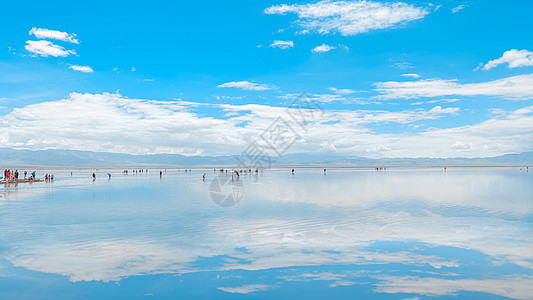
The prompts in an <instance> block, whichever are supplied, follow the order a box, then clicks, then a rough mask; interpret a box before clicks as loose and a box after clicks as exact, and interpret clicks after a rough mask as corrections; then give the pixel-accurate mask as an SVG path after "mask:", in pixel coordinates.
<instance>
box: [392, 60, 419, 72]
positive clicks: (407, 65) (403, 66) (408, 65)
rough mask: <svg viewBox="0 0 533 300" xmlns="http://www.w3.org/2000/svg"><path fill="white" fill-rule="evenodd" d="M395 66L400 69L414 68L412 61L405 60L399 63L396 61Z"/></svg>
mask: <svg viewBox="0 0 533 300" xmlns="http://www.w3.org/2000/svg"><path fill="white" fill-rule="evenodd" d="M394 67H395V68H396V69H400V70H405V69H413V68H414V67H413V65H412V64H411V63H408V62H406V61H404V62H399V63H395V64H394Z"/></svg>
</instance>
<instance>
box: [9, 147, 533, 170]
mask: <svg viewBox="0 0 533 300" xmlns="http://www.w3.org/2000/svg"><path fill="white" fill-rule="evenodd" d="M239 157H240V156H239V155H230V156H184V155H179V154H154V155H131V154H120V153H108V152H90V151H75V150H38V151H32V150H14V149H8V148H0V169H3V168H20V167H30V166H32V167H133V166H137V167H163V166H164V167H169V168H170V167H183V168H186V167H200V166H205V167H219V166H220V167H237V166H238V164H239V162H238V160H237V159H238V158H239ZM272 160H273V162H272V166H273V167H283V166H316V167H319V166H337V167H352V166H354V167H356V166H368V167H378V166H526V165H529V166H531V165H533V152H524V153H521V154H507V155H502V156H497V157H485V158H446V159H445V158H429V157H420V158H381V159H371V158H364V157H347V156H342V155H339V154H308V153H301V154H287V155H284V156H282V157H272Z"/></svg>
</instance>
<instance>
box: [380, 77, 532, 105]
mask: <svg viewBox="0 0 533 300" xmlns="http://www.w3.org/2000/svg"><path fill="white" fill-rule="evenodd" d="M375 85H376V87H377V88H376V91H378V92H380V93H381V95H380V96H379V98H383V99H409V98H420V97H439V96H452V95H456V96H476V95H486V96H501V97H504V98H510V99H531V98H533V74H528V75H517V76H511V77H507V78H502V79H497V80H493V81H488V82H481V83H466V84H462V83H459V82H458V80H443V79H427V80H418V81H406V82H398V81H388V82H379V83H376V84H375Z"/></svg>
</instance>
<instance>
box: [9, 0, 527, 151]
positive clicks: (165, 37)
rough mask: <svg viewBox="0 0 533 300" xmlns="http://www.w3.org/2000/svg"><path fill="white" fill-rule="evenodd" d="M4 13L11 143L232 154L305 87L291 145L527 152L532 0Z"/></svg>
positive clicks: (37, 5) (175, 5) (33, 6)
mask: <svg viewBox="0 0 533 300" xmlns="http://www.w3.org/2000/svg"><path fill="white" fill-rule="evenodd" d="M4 6H5V7H4V9H3V13H2V16H1V17H0V25H1V26H2V28H3V30H2V34H1V35H0V119H1V120H0V121H1V122H0V126H1V127H2V132H3V133H1V134H0V143H1V144H2V146H4V147H9V148H21V149H22V148H23V149H34V150H38V149H74V150H96V151H110V152H121V153H133V154H150V153H181V154H185V155H222V154H238V153H240V152H241V151H242V150H243V149H244V148H245V147H246V145H247V144H248V143H249V142H250V141H252V140H254V138H255V137H257V136H259V135H260V134H261V132H262V131H263V130H264V129H265V128H267V127H268V125H269V124H270V123H271V122H272V121H273V120H274V119H275V118H276V117H277V116H279V114H280V113H282V112H283V109H282V108H284V107H286V106H287V105H288V104H289V103H291V101H292V99H294V97H296V96H298V95H300V94H301V93H302V92H306V93H307V94H308V95H309V96H310V98H312V99H313V100H314V101H316V102H317V103H319V104H320V106H321V107H322V108H323V109H324V110H325V115H324V118H323V119H320V120H317V121H316V123H314V124H313V125H312V126H311V127H310V128H309V130H308V132H307V133H306V135H305V136H303V139H301V140H299V141H298V143H296V144H295V145H294V146H293V147H292V148H291V149H290V151H291V152H316V153H324V154H327V153H331V152H334V153H341V154H345V155H355V156H367V157H403V156H409V157H418V156H431V157H478V156H495V155H502V154H506V153H520V152H525V151H532V150H533V142H532V141H533V139H532V137H533V130H532V129H531V128H532V125H533V116H532V111H533V103H532V101H531V100H532V98H533V68H532V67H533V53H532V52H531V51H533V45H532V44H533V41H532V40H531V39H530V38H528V36H529V34H530V31H531V28H532V26H531V22H530V21H529V16H530V15H531V12H532V11H533V3H529V2H528V1H512V2H509V3H505V4H502V2H501V1H435V2H420V1H404V2H382V1H368V2H361V1H321V2H317V1H312V2H303V1H302V2H299V1H298V2H294V1H293V2H287V1H253V2H249V1H246V2H244V1H225V2H220V1H213V2H208V3H205V2H202V3H191V2H162V1H152V2H150V3H140V2H139V3H135V4H131V3H130V2H118V1H117V2H113V3H110V2H109V1H106V2H98V1H94V2H91V4H90V5H89V4H79V3H59V2H58V3H56V2H47V3H42V2H37V1H35V2H33V1H30V2H25V3H24V4H23V5H22V4H20V3H16V2H12V3H6V4H4Z"/></svg>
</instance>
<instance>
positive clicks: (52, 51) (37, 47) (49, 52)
mask: <svg viewBox="0 0 533 300" xmlns="http://www.w3.org/2000/svg"><path fill="white" fill-rule="evenodd" d="M25 48H26V50H28V51H29V52H31V53H34V54H36V55H40V56H45V57H46V56H54V57H66V56H69V55H71V54H73V55H76V51H74V50H65V48H63V47H61V46H59V45H56V44H54V43H52V42H50V41H44V40H40V41H31V40H30V41H26V46H25Z"/></svg>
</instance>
